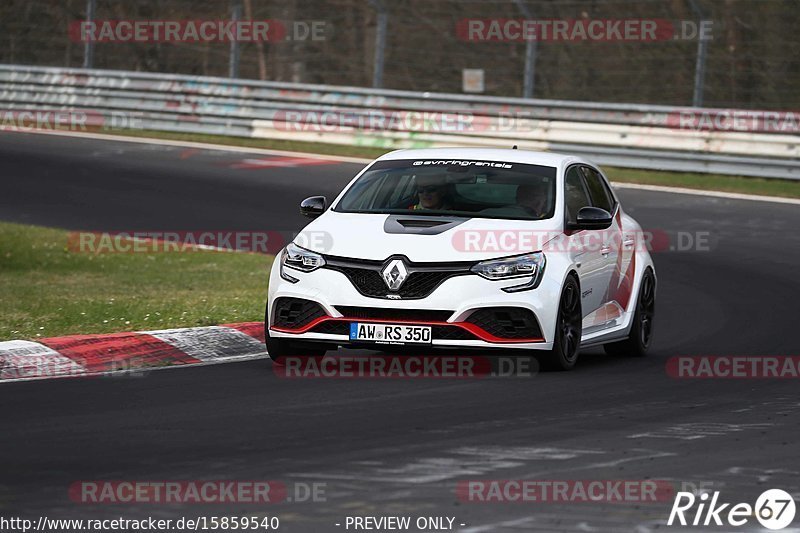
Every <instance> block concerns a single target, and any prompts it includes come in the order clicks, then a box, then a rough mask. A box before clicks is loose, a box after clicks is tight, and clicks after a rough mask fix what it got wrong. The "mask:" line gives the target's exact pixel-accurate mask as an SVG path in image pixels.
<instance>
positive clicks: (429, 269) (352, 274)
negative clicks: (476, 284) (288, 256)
mask: <svg viewBox="0 0 800 533" xmlns="http://www.w3.org/2000/svg"><path fill="white" fill-rule="evenodd" d="M395 258H396V257H390V258H389V259H387V260H386V261H357V260H350V259H342V258H334V257H330V258H329V257H326V258H325V260H326V265H325V268H329V269H332V270H337V271H339V272H341V273H343V274H344V275H345V276H347V278H348V279H349V280H350V283H352V284H353V286H354V287H355V288H356V290H357V291H358V292H359V293H361V294H363V295H364V296H369V297H370V298H387V299H388V298H389V296H388V295H389V294H391V295H393V296H399V297H400V298H402V299H419V298H425V297H427V296H428V295H430V294H431V293H432V292H433V291H434V290H435V289H436V287H438V286H439V285H441V284H442V283H443V282H444V281H445V280H447V279H449V278H452V277H454V276H461V275H464V274H469V273H470V270H469V269H470V267H471V266H472V263H450V264H441V263H417V264H415V263H411V262H409V261H408V260H406V268H407V269H408V277H407V278H406V280H405V282H404V283H403V284H402V285H401V286H400V289H398V290H396V291H392V290H389V288H388V287H387V286H386V283H385V282H384V280H383V277H382V276H381V269H382V268H383V267H384V265H385V264H386V263H388V262H389V261H390V260H392V259H395Z"/></svg>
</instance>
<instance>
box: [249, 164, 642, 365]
mask: <svg viewBox="0 0 800 533" xmlns="http://www.w3.org/2000/svg"><path fill="white" fill-rule="evenodd" d="M300 210H301V212H302V213H303V214H304V215H306V216H308V217H310V218H313V219H314V220H313V221H312V222H311V223H310V224H309V225H308V226H307V227H306V228H305V229H304V230H303V231H302V232H301V233H300V234H299V235H298V236H297V238H295V240H294V241H293V242H292V243H290V244H289V245H288V246H286V247H285V249H283V250H282V252H281V253H280V254H279V257H278V258H277V260H276V261H275V263H274V265H273V267H272V272H271V278H270V285H269V298H268V302H267V309H266V315H265V333H266V343H267V351H268V352H269V355H270V357H271V358H272V359H273V360H274V361H275V362H280V360H281V358H284V357H286V356H300V357H303V356H313V355H321V354H324V353H325V351H326V350H330V349H336V348H337V347H338V346H344V347H365V346H371V347H373V348H375V349H382V350H391V349H394V348H395V347H400V346H417V347H419V346H422V347H451V348H453V347H455V348H459V349H463V350H467V349H489V348H492V349H505V350H509V349H513V350H517V352H516V353H520V352H519V350H525V352H521V353H528V354H537V355H541V356H543V358H542V359H543V362H545V363H546V364H548V365H549V366H551V367H554V368H556V369H561V370H568V369H571V368H572V367H574V365H575V363H576V361H577V359H578V354H579V350H580V348H581V347H587V346H592V345H600V344H602V345H604V347H605V349H606V351H607V352H610V353H611V352H613V353H625V354H630V355H637V356H641V355H644V354H645V353H646V351H647V349H648V347H649V345H650V343H651V338H652V332H653V316H654V311H655V296H656V277H655V270H654V266H653V261H652V259H651V257H650V254H649V252H648V250H647V248H646V239H643V238H642V231H641V227H640V226H639V225H638V224H637V222H636V221H635V220H634V219H633V218H631V217H630V216H628V215H627V214H625V212H624V211H623V209H622V206H621V205H620V202H619V199H618V198H617V196H616V195H615V194H614V191H613V190H612V189H611V187H610V186H609V184H608V181H607V180H606V177H605V176H604V175H603V172H602V171H601V170H600V169H599V168H598V167H597V166H595V165H593V164H592V163H590V162H588V161H585V160H583V159H580V158H578V157H573V156H568V155H558V154H552V153H538V152H529V151H522V150H496V149H466V148H447V149H424V150H400V151H396V152H392V153H390V154H387V155H384V156H382V157H380V158H378V159H377V160H375V161H374V162H373V163H371V164H370V165H369V166H367V167H366V168H365V169H364V170H363V171H361V172H360V173H359V174H358V175H357V176H356V177H355V178H354V179H353V180H352V181H351V182H350V183H349V184H348V185H347V186H346V187H345V188H344V190H343V191H342V192H341V193H340V194H339V195H338V196H337V197H336V198H334V199H333V201H331V202H328V201H327V200H326V198H325V197H322V196H314V197H311V198H307V199H306V200H304V201H303V202H302V204H301V206H300Z"/></svg>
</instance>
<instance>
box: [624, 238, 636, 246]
mask: <svg viewBox="0 0 800 533" xmlns="http://www.w3.org/2000/svg"><path fill="white" fill-rule="evenodd" d="M635 242H636V241H635V240H633V239H631V238H627V239H625V240H624V241H622V244H623V246H625V247H626V248H630V247H631V246H633V245H634V243H635Z"/></svg>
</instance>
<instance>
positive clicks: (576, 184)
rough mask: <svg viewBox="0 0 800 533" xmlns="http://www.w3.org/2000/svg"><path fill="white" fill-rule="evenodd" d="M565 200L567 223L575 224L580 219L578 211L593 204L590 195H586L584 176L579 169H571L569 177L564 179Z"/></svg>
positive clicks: (568, 172) (568, 173)
mask: <svg viewBox="0 0 800 533" xmlns="http://www.w3.org/2000/svg"><path fill="white" fill-rule="evenodd" d="M564 198H565V200H566V206H567V221H568V222H572V223H575V222H576V221H577V218H578V211H580V210H581V208H582V207H588V206H590V205H592V204H591V202H590V201H589V195H588V194H587V193H586V187H585V186H584V184H583V176H581V173H580V171H579V170H578V167H570V168H569V169H568V170H567V175H566V177H565V178H564Z"/></svg>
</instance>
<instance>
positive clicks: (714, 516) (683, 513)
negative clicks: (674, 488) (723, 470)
mask: <svg viewBox="0 0 800 533" xmlns="http://www.w3.org/2000/svg"><path fill="white" fill-rule="evenodd" d="M719 494H720V493H719V491H715V492H714V493H713V494H712V495H711V496H709V494H708V493H703V494H700V495H699V496H695V495H694V494H692V493H691V492H679V493H678V494H676V495H675V502H674V503H673V504H672V511H670V513H669V520H668V521H667V525H668V526H671V525H673V524H674V525H681V526H723V525H727V526H733V527H740V526H743V525H745V524H747V523H748V522H749V521H750V520H751V519H752V518H753V517H755V518H756V520H758V522H759V523H760V524H761V525H762V526H763V527H765V528H767V529H774V530H777V529H783V528H785V527H787V526H788V525H789V524H791V523H792V521H793V520H794V515H795V502H794V498H792V495H791V494H789V493H788V492H786V491H784V490H780V489H770V490H768V491H765V492H764V493H762V494H761V496H759V497H758V499H757V500H756V504H755V506H752V505H750V504H749V503H737V504H735V505H734V504H731V503H721V502H720V501H719ZM709 498H710V501H709Z"/></svg>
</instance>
